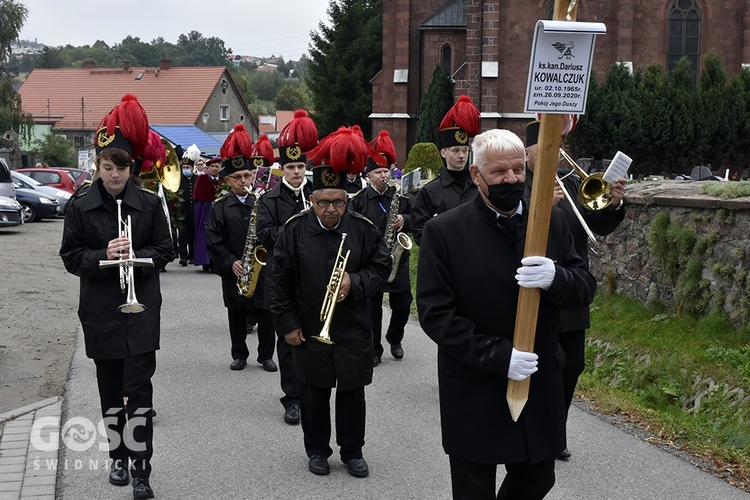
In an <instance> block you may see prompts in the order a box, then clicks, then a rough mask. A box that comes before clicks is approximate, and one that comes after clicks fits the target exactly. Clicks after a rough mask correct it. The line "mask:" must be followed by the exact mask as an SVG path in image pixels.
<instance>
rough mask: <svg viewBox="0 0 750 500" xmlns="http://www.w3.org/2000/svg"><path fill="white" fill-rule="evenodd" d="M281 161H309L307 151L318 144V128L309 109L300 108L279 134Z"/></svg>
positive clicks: (282, 163)
mask: <svg viewBox="0 0 750 500" xmlns="http://www.w3.org/2000/svg"><path fill="white" fill-rule="evenodd" d="M278 145H279V163H280V164H281V165H282V166H283V165H286V164H287V163H295V162H303V163H305V162H307V156H306V155H305V153H306V152H308V151H310V150H311V149H313V148H314V147H315V146H317V145H318V129H317V127H316V126H315V122H313V120H312V118H310V117H309V116H307V111H305V110H304V109H298V110H297V111H295V112H294V118H293V119H292V121H290V122H289V123H287V124H286V126H285V127H284V128H283V129H281V133H280V134H279V140H278Z"/></svg>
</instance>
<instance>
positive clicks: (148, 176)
mask: <svg viewBox="0 0 750 500" xmlns="http://www.w3.org/2000/svg"><path fill="white" fill-rule="evenodd" d="M161 143H162V145H163V146H164V152H165V153H166V156H167V162H166V163H165V164H164V165H162V163H161V160H158V161H157V162H156V163H155V164H154V167H153V168H152V169H151V170H149V171H148V172H142V173H141V174H140V175H139V176H138V177H140V178H141V179H143V180H144V181H159V182H160V183H161V185H162V186H164V189H166V190H167V191H171V192H173V193H176V192H177V191H179V189H180V180H181V178H180V175H181V174H180V159H179V158H177V153H175V150H174V148H173V147H172V145H171V144H170V143H169V141H167V140H166V139H164V138H162V140H161Z"/></svg>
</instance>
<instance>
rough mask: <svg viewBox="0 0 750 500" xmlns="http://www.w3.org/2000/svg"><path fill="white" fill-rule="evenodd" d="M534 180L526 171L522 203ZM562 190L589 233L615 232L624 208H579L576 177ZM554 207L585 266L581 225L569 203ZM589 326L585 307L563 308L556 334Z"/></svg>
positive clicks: (586, 252)
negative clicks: (566, 194)
mask: <svg viewBox="0 0 750 500" xmlns="http://www.w3.org/2000/svg"><path fill="white" fill-rule="evenodd" d="M533 179H534V173H533V172H531V171H530V170H528V169H526V194H525V196H524V198H525V199H526V201H528V200H529V199H531V183H532V182H533ZM563 184H564V185H565V190H566V191H567V192H568V194H569V195H570V197H571V199H572V200H573V203H575V205H576V208H578V212H579V213H580V214H581V216H582V217H583V220H585V221H586V225H587V226H588V227H589V229H591V232H593V233H594V234H598V235H599V236H606V235H608V234H609V233H611V232H613V231H614V230H615V229H617V226H618V225H619V224H620V222H622V220H623V219H624V218H625V210H624V208H620V209H619V210H614V209H613V208H609V207H608V208H605V209H604V210H596V211H594V210H588V209H586V208H583V205H581V202H580V201H578V194H577V193H578V188H579V187H580V185H581V180H580V179H579V178H578V177H574V176H572V175H571V176H568V177H565V178H564V179H563ZM557 206H558V207H559V208H560V209H562V211H563V213H564V214H565V219H566V220H567V221H568V227H569V228H570V232H571V233H572V234H573V243H574V245H575V248H576V252H577V253H578V255H580V256H581V257H583V260H584V261H585V262H586V267H588V266H589V237H588V235H587V234H586V230H585V229H584V228H583V226H582V225H581V222H580V221H579V220H578V217H576V214H575V213H574V212H573V209H572V208H571V206H570V203H568V201H566V200H561V201H560V202H559V203H558V204H557ZM590 326H591V316H590V314H589V305H588V304H586V305H583V306H578V307H573V308H563V309H561V310H560V331H562V332H572V331H575V330H585V329H587V328H589V327H590Z"/></svg>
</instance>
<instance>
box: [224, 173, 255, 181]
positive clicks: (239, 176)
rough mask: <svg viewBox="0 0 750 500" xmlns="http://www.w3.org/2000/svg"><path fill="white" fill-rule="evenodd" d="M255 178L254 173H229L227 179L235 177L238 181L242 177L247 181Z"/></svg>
mask: <svg viewBox="0 0 750 500" xmlns="http://www.w3.org/2000/svg"><path fill="white" fill-rule="evenodd" d="M252 178H253V174H244V175H237V174H234V175H227V179H233V180H235V181H238V180H240V179H245V180H246V181H249V180H251V179H252Z"/></svg>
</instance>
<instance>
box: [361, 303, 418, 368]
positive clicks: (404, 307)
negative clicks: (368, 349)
mask: <svg viewBox="0 0 750 500" xmlns="http://www.w3.org/2000/svg"><path fill="white" fill-rule="evenodd" d="M383 295H384V293H383V292H377V293H375V294H374V295H373V296H372V299H371V312H370V314H371V318H372V345H373V347H374V348H375V356H382V355H383V344H382V342H381V339H382V332H381V330H382V329H383ZM388 302H389V303H390V306H391V322H390V324H389V325H388V331H387V332H386V334H385V339H386V340H387V341H388V342H389V343H391V344H400V343H401V341H402V340H403V339H404V327H405V326H406V323H408V322H409V314H410V313H411V309H410V308H411V302H412V296H411V292H410V291H406V292H388Z"/></svg>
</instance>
